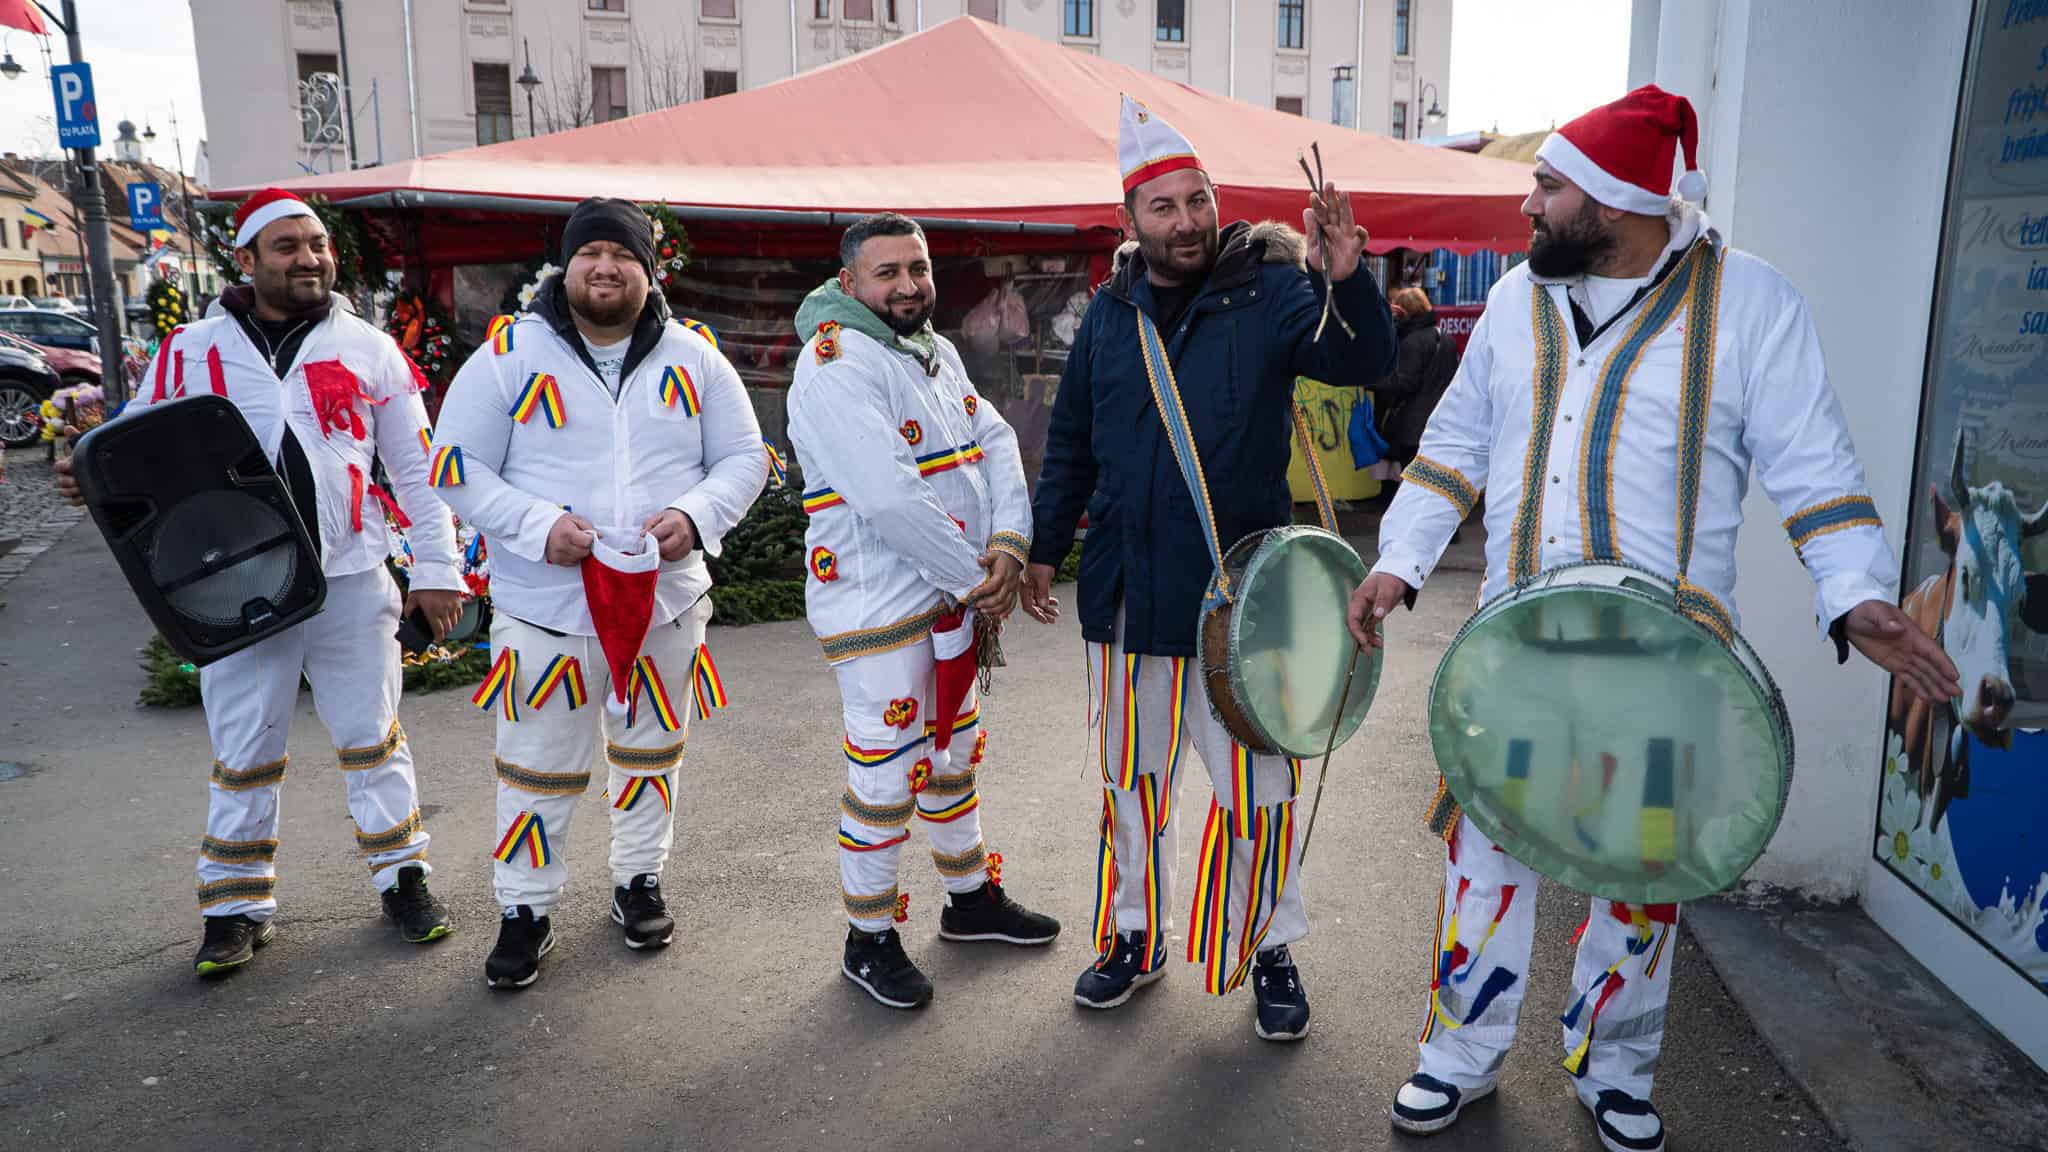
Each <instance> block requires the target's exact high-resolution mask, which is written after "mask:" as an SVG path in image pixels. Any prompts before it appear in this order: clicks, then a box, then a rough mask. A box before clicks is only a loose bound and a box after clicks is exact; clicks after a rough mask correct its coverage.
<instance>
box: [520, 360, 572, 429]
mask: <svg viewBox="0 0 2048 1152" xmlns="http://www.w3.org/2000/svg"><path fill="white" fill-rule="evenodd" d="M535 412H539V413H540V414H541V416H542V418H544V419H545V420H547V422H548V427H550V428H560V427H561V426H562V425H563V424H565V423H567V422H568V419H569V416H568V413H566V412H565V411H563V409H562V386H561V385H560V384H558V383H556V381H555V378H554V377H553V376H552V375H550V374H549V373H546V372H535V373H534V374H533V375H531V376H528V377H527V378H526V385H525V386H524V387H522V388H521V389H520V390H519V399H517V400H514V401H513V402H512V418H513V419H514V420H517V421H519V422H520V423H521V424H526V423H529V422H531V421H532V420H533V414H534V413H535Z"/></svg>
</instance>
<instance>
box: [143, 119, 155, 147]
mask: <svg viewBox="0 0 2048 1152" xmlns="http://www.w3.org/2000/svg"><path fill="white" fill-rule="evenodd" d="M142 138H143V139H144V140H147V141H149V142H150V143H151V144H154V143H156V126H155V125H153V124H151V123H149V122H148V121H146V120H145V121H143V123H142Z"/></svg>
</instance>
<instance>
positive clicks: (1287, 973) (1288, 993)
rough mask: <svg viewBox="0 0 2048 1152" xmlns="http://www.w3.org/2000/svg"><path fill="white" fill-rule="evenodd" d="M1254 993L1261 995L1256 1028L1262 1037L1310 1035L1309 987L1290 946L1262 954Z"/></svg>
mask: <svg viewBox="0 0 2048 1152" xmlns="http://www.w3.org/2000/svg"><path fill="white" fill-rule="evenodd" d="M1252 995H1254V996H1256V997H1258V1001H1259V1019H1258V1023H1257V1025H1256V1029H1257V1031H1258V1034H1259V1039H1261V1040H1299V1039H1301V1038H1302V1037H1303V1036H1306V1035H1308V989H1306V988H1304V987H1302V986H1301V970H1300V969H1299V968H1296V967H1295V966H1294V958H1293V957H1292V956H1289V955H1288V954H1287V945H1285V944H1282V945H1281V946H1280V947H1278V948H1268V949H1266V950H1265V951H1263V952H1261V953H1259V955H1258V959H1257V961H1256V962H1254V963H1253V965H1252Z"/></svg>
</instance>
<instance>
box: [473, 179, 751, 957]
mask: <svg viewBox="0 0 2048 1152" xmlns="http://www.w3.org/2000/svg"><path fill="white" fill-rule="evenodd" d="M561 260H562V265H563V271H562V272H561V273H560V274H558V275H555V276H552V277H550V278H549V279H548V280H547V282H546V283H544V284H542V285H541V286H540V290H539V292H538V293H536V295H535V296H534V301H533V304H532V305H531V309H530V310H529V311H527V312H525V313H523V314H521V315H520V316H519V317H518V319H517V320H514V321H511V322H509V323H505V324H502V325H494V328H495V331H494V332H493V334H492V337H491V339H490V341H489V342H488V343H486V344H485V345H484V346H483V347H481V348H479V349H477V351H476V354H475V355H473V356H471V357H470V359H469V362H468V363H467V364H464V365H463V367H462V371H461V372H459V373H457V375H456V377H455V381H454V383H453V384H451V385H450V386H449V389H448V398H447V400H446V401H444V402H443V404H442V406H441V417H440V422H439V425H438V426H437V427H436V429H435V431H434V461H433V479H434V484H435V486H436V487H437V488H438V489H439V490H440V492H441V493H442V494H443V497H444V498H445V499H446V500H447V501H448V504H449V506H450V507H452V508H454V509H455V512H456V515H458V516H461V517H462V518H463V519H464V520H466V521H468V522H469V523H470V524H472V525H474V526H475V527H476V529H477V530H478V531H479V532H481V533H482V534H483V535H484V536H485V537H486V538H487V539H488V540H489V541H490V545H489V546H490V550H491V597H492V601H493V604H494V606H495V608H496V615H495V617H494V618H493V621H492V624H491V648H492V667H491V672H490V675H489V676H488V677H487V678H486V679H485V681H484V684H483V686H482V687H480V688H479V689H478V690H477V694H476V697H475V703H476V704H477V705H478V706H479V707H481V708H484V709H486V710H489V711H495V712H496V713H497V715H498V719H497V772H498V814H497V816H498V818H497V840H496V844H497V848H496V850H495V851H494V852H493V857H494V859H495V860H496V861H497V863H496V864H495V866H494V877H495V885H494V886H495V890H496V894H497V898H498V904H499V906H500V907H501V908H502V909H503V910H504V919H503V921H502V922H501V924H500V926H499V930H498V943H497V946H496V947H495V948H493V949H492V950H491V954H490V957H489V958H488V959H487V960H486V961H485V964H484V976H485V980H486V982H487V983H488V984H489V985H490V986H491V987H493V988H523V987H525V986H527V985H529V984H531V983H533V982H534V980H535V979H537V978H538V976H539V973H540V959H541V957H542V956H544V955H545V954H547V952H548V951H549V950H550V949H552V948H553V947H554V944H555V934H554V929H553V925H552V922H551V920H550V917H549V913H550V912H551V911H552V910H553V909H554V907H555V905H556V904H557V903H558V902H559V901H560V900H561V895H562V888H563V885H564V883H565V882H566V881H567V879H568V872H569V868H568V859H567V857H568V848H569V820H570V817H571V816H572V815H573V814H574V812H575V809H576V798H577V797H578V796H579V795H581V794H582V793H583V792H584V790H585V789H586V788H587V787H588V786H589V784H590V763H591V760H592V758H593V757H594V756H595V755H596V754H597V751H598V741H599V738H600V736H602V737H603V738H604V759H605V763H606V765H607V767H608V774H607V777H606V780H607V785H606V788H605V793H604V794H605V798H606V800H607V801H608V807H609V810H610V813H611V832H612V837H611V840H612V849H611V872H612V883H613V886H614V887H613V891H612V909H611V916H612V920H613V921H614V922H615V923H617V924H618V925H619V926H620V929H621V930H622V931H623V933H624V935H625V940H626V946H627V947H628V948H633V949H642V948H660V947H664V946H666V945H667V944H668V943H669V941H670V940H671V939H672V938H673V936H674V934H675V920H674V919H673V918H672V917H670V915H669V914H668V906H667V903H666V901H665V900H664V899H663V898H662V893H661V871H662V866H663V865H664V864H665V863H666V862H667V860H668V854H669V847H670V844H671V842H672V841H673V839H674V835H675V823H674V820H675V817H674V800H675V787H676V782H677V776H678V771H677V766H678V765H679V764H681V762H682V759H683V743H684V740H685V738H686V737H687V736H688V726H689V712H688V708H687V705H688V703H689V701H688V699H686V698H684V697H683V696H677V697H675V698H671V695H670V693H671V692H672V691H674V692H678V693H683V694H694V695H695V696H696V699H697V703H698V708H699V713H700V715H701V714H702V711H703V710H704V709H706V708H707V707H709V706H712V705H713V704H715V703H716V702H717V698H718V697H719V696H720V694H721V692H722V690H721V689H718V688H717V687H716V685H717V673H716V672H715V670H713V668H712V666H711V664H710V656H709V653H708V652H706V651H705V650H704V626H705V624H706V623H707V622H708V621H709V620H710V618H711V602H710V601H709V600H708V599H706V596H705V593H706V592H708V591H709V590H710V588H711V576H710V573H709V571H708V570H707V569H706V567H705V562H704V558H705V556H706V554H710V555H717V554H718V551H719V547H720V541H721V540H722V539H723V538H724V536H725V534H726V533H727V532H729V531H731V530H732V527H733V525H735V524H737V523H739V521H740V518H741V517H742V516H745V515H746V513H747V509H748V508H749V507H750V506H752V504H753V502H754V498H755V497H756V496H758V495H760V493H761V489H762V487H763V486H764V485H766V483H767V479H768V460H767V456H766V454H765V453H764V452H763V451H762V447H761V429H760V425H759V423H758V422H756V420H755V419H754V410H753V407H752V406H751V404H750V403H749V401H748V399H747V394H746V390H745V389H744V388H743V387H742V386H741V384H740V378H739V373H737V372H736V371H734V370H733V367H732V365H731V364H729V363H727V362H726V360H725V357H723V356H721V355H720V354H719V353H718V350H717V349H716V348H715V347H714V346H713V345H712V344H711V342H710V341H709V340H708V339H707V338H705V337H703V336H701V335H699V334H698V333H696V332H693V331H691V330H690V329H688V328H686V327H685V326H684V325H683V324H682V323H681V322H679V321H677V320H675V319H674V318H673V317H671V316H670V314H669V310H668V305H667V302H666V301H665V300H663V298H662V295H661V293H660V292H657V291H653V290H651V288H650V286H651V285H652V284H653V282H654V230H653V226H652V225H650V224H649V223H648V221H647V215H646V213H644V212H642V211H641V210H640V208H639V207H638V206H637V205H634V204H630V203H628V202H626V201H623V200H607V199H592V200H585V201H583V202H582V203H581V204H578V205H577V206H576V209H575V211H574V212H573V213H572V214H571V215H570V217H569V222H568V223H567V224H566V225H565V226H564V227H563V229H562V253H561ZM657 553H658V557H657V555H656V554H657ZM693 684H694V685H695V689H696V690H695V692H694V693H692V692H691V689H692V685H693ZM599 699H602V700H603V701H604V703H603V705H602V706H600V707H594V708H593V707H588V706H586V705H587V704H589V703H593V702H595V701H597V700H599Z"/></svg>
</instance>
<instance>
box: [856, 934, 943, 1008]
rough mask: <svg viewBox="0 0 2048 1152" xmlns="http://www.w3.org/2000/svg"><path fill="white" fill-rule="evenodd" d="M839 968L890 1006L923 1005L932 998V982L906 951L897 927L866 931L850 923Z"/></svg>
mask: <svg viewBox="0 0 2048 1152" xmlns="http://www.w3.org/2000/svg"><path fill="white" fill-rule="evenodd" d="M839 971H840V972H841V973H842V974H843V975H844V976H845V977H846V978H847V979H848V980H851V981H853V982H854V983H855V984H858V985H860V986H861V989H862V990H863V991H865V992H866V993H867V994H868V995H870V996H873V997H874V998H875V1001H876V1002H877V1003H880V1004H887V1005H888V1006H889V1007H891V1008H922V1007H924V1006H925V1005H926V1004H927V1003H929V1002H930V1001H931V998H932V982H931V981H930V980H927V979H925V976H924V973H922V972H920V971H918V970H917V965H915V964H912V963H911V962H910V957H908V956H906V955H904V954H903V938H902V937H901V936H899V935H897V933H896V930H895V929H894V928H884V929H882V930H881V931H880V932H863V931H861V930H860V929H858V928H853V927H849V928H848V929H847V932H846V959H845V960H844V961H842V962H841V963H840V967H839Z"/></svg>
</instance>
